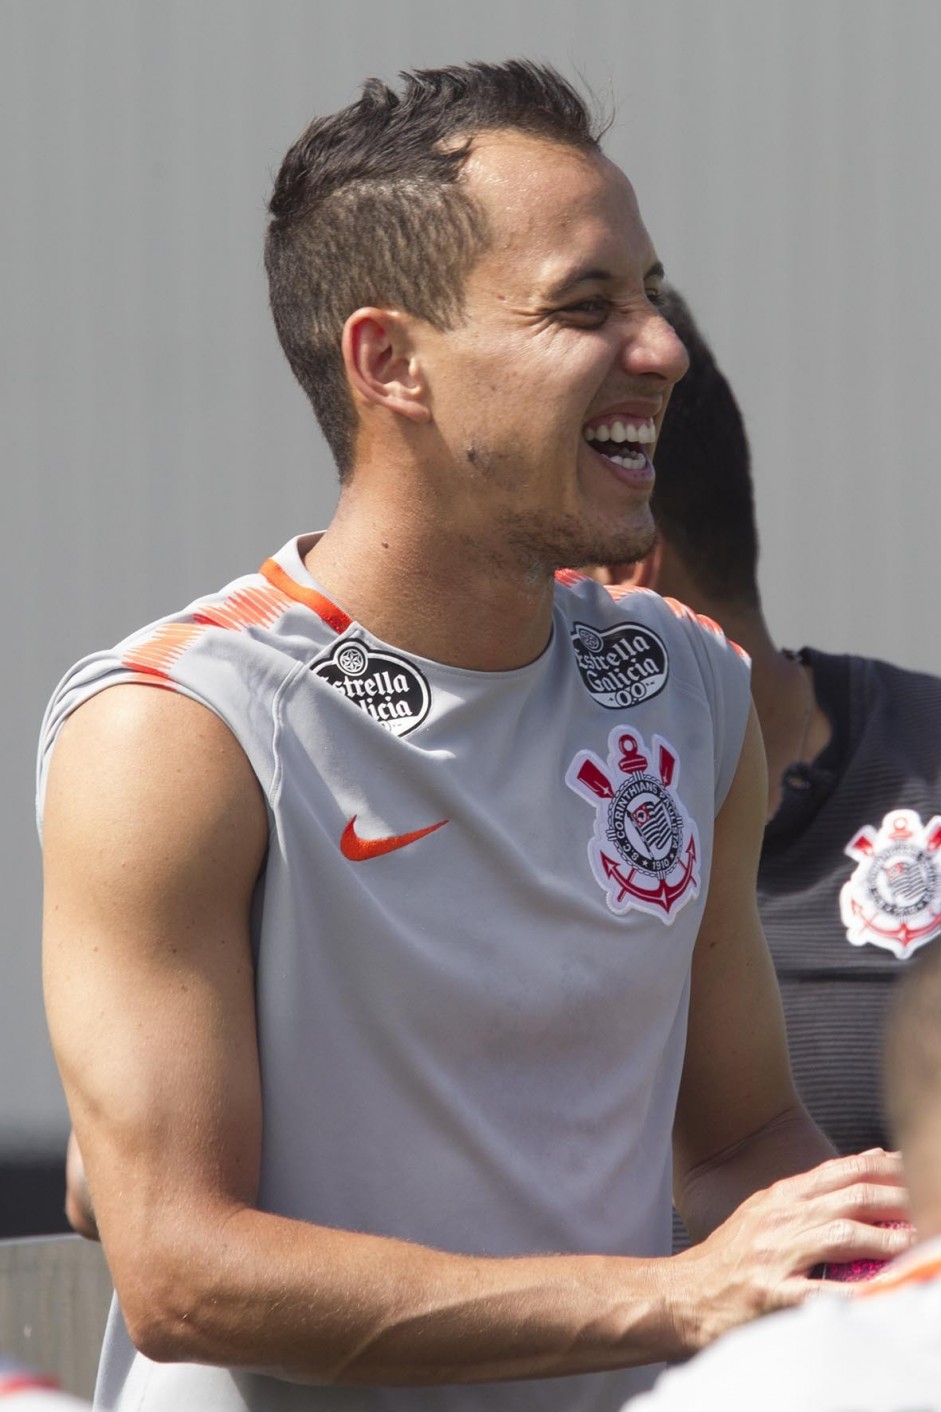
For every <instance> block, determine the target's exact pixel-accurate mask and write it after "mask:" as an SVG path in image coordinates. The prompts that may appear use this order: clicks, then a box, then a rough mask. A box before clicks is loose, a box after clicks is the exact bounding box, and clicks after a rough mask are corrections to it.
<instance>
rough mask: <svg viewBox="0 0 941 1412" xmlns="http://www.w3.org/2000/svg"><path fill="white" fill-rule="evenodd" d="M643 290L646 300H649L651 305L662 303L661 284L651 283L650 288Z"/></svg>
mask: <svg viewBox="0 0 941 1412" xmlns="http://www.w3.org/2000/svg"><path fill="white" fill-rule="evenodd" d="M644 292H645V294H646V295H647V299H648V301H649V302H650V303H651V304H653V305H655V306H656V305H659V304H662V303H663V286H662V285H659V284H655V285H652V286H651V288H650V289H647V290H645V291H644Z"/></svg>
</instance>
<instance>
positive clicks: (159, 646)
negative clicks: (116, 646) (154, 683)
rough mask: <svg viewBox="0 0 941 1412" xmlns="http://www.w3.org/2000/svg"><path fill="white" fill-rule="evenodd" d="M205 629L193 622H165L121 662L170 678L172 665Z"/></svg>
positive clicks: (148, 672) (125, 655) (132, 667)
mask: <svg viewBox="0 0 941 1412" xmlns="http://www.w3.org/2000/svg"><path fill="white" fill-rule="evenodd" d="M203 630H204V629H203V628H202V627H199V626H197V625H195V624H193V623H165V624H164V625H163V627H159V628H158V629H157V631H156V632H155V633H154V635H153V637H151V638H149V639H148V640H147V641H146V642H141V643H138V644H137V646H136V647H132V648H131V649H130V651H128V652H126V653H125V654H124V656H123V657H122V658H121V664H122V666H125V667H130V668H131V670H132V671H134V672H145V673H147V674H148V675H149V676H152V677H163V678H167V679H169V676H170V670H169V669H170V667H172V665H173V663H174V662H175V661H176V660H177V658H178V657H182V655H183V653H184V652H185V651H186V649H187V647H189V645H190V643H191V642H192V641H193V639H194V638H195V637H199V635H200V633H201V632H203Z"/></svg>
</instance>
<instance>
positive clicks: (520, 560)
mask: <svg viewBox="0 0 941 1412" xmlns="http://www.w3.org/2000/svg"><path fill="white" fill-rule="evenodd" d="M464 459H465V468H466V467H468V466H472V467H473V469H474V472H475V474H476V476H477V477H478V479H479V482H480V484H481V490H482V493H484V494H486V489H485V487H486V486H487V484H488V482H489V485H490V486H491V487H492V488H493V489H494V490H496V491H501V490H512V487H513V485H514V471H513V462H512V460H511V459H510V458H509V457H506V456H500V455H497V454H494V453H493V452H492V451H491V450H490V448H488V447H487V446H486V443H485V442H482V441H480V442H477V443H476V444H474V443H471V444H470V445H468V446H467V448H466V450H465V453H464ZM631 519H632V523H628V524H619V525H618V526H616V527H614V526H612V527H611V528H610V529H607V528H605V529H599V528H598V527H596V526H587V525H586V524H585V523H584V522H583V520H582V519H581V518H580V517H579V516H578V515H572V514H561V515H555V516H550V515H547V514H539V513H538V512H536V513H533V512H531V511H530V512H529V513H525V512H522V511H520V512H518V513H517V512H514V511H512V510H507V511H505V512H504V514H503V515H502V516H501V517H500V521H499V523H498V525H497V526H495V530H494V537H493V539H492V541H491V543H490V545H489V546H488V547H489V550H490V558H491V561H492V563H493V565H494V567H495V568H496V567H497V565H498V563H499V566H500V567H501V568H502V569H511V568H515V569H517V570H518V569H520V568H522V569H523V571H524V573H525V575H526V577H527V579H529V580H531V581H532V582H534V583H535V582H537V581H538V580H540V579H544V578H546V577H551V575H552V574H554V573H555V572H556V570H557V569H583V568H587V567H589V566H593V565H596V564H634V563H636V562H637V560H638V559H643V557H644V555H645V554H649V552H650V550H651V549H652V548H653V546H654V541H655V539H656V530H655V528H654V522H653V516H652V515H651V512H650V505H649V502H644V504H643V505H641V506H638V508H637V510H636V511H635V512H634V513H633V515H632V516H631Z"/></svg>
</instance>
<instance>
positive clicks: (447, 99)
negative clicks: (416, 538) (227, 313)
mask: <svg viewBox="0 0 941 1412" xmlns="http://www.w3.org/2000/svg"><path fill="white" fill-rule="evenodd" d="M400 77H401V78H402V80H403V84H404V87H403V90H402V92H401V94H399V93H396V92H395V91H394V90H393V89H391V88H389V87H387V85H386V84H384V83H382V82H381V81H380V80H379V79H376V78H371V79H368V80H367V81H366V83H365V84H364V85H363V89H362V96H361V97H360V98H359V100H358V101H357V102H355V103H353V104H351V106H350V107H348V108H344V109H343V110H342V111H340V112H338V113H334V114H331V115H330V116H329V117H323V118H316V119H315V120H314V121H313V122H312V123H311V124H310V126H309V127H308V128H307V130H306V131H305V132H304V133H303V135H302V136H301V137H300V138H299V139H298V141H297V142H296V143H295V144H294V146H293V147H292V148H291V150H290V151H289V152H288V154H287V156H286V157H285V158H284V161H283V163H282V165H281V169H280V171H279V172H278V176H277V179H276V181H275V185H274V190H273V192H272V195H271V200H270V202H269V207H268V209H269V212H270V215H271V222H270V225H269V227H268V235H267V240H266V243H265V266H266V269H267V271H268V283H269V295H270V300H271V310H272V313H273V315H274V321H275V326H276V328H277V331H278V337H279V338H280V340H281V346H282V348H283V349H284V352H285V354H286V355H287V359H288V362H289V363H290V365H291V367H292V369H293V370H294V373H295V376H296V377H297V379H298V381H299V382H300V384H301V386H302V387H303V389H304V391H305V392H306V393H307V396H308V397H309V398H310V401H311V403H312V404H313V408H314V412H315V413H316V416H317V420H318V421H319V423H320V426H321V429H322V431H323V433H324V436H325V437H326V439H327V441H328V443H329V445H330V449H331V450H332V452H333V455H334V458H335V460H336V463H337V466H338V468H339V471H340V476H341V479H343V478H344V477H345V476H346V475H348V473H349V470H350V468H351V465H352V460H353V448H354V440H355V430H356V426H355V417H354V412H353V404H352V401H351V399H350V395H349V390H348V387H347V382H346V376H345V373H344V368H343V359H342V355H341V349H340V343H341V336H342V332H343V326H344V324H345V322H346V320H347V319H348V318H349V316H350V314H352V313H353V312H354V310H356V309H358V308H362V307H365V306H370V305H371V306H376V307H379V308H387V307H391V308H396V309H401V310H403V311H404V312H407V313H409V314H413V315H415V316H417V317H419V318H421V319H425V320H426V321H427V322H428V323H430V324H432V325H433V326H434V327H435V328H438V329H447V328H453V327H454V326H455V325H456V324H457V323H458V322H459V320H460V319H461V317H462V313H463V290H464V282H465V280H466V278H467V275H468V273H469V272H470V270H471V268H472V266H473V265H474V263H475V261H476V260H477V258H478V257H479V256H480V255H481V254H482V253H483V251H484V249H485V248H486V244H487V236H488V233H487V230H486V227H485V222H484V218H483V214H482V212H481V211H480V209H479V208H478V206H477V204H476V203H475V202H474V201H472V200H471V199H470V197H469V196H468V193H467V191H466V189H465V188H464V187H463V186H462V185H461V183H460V182H459V181H458V177H459V176H460V173H461V170H462V167H463V164H464V162H465V160H466V158H467V155H468V152H469V149H470V139H471V138H472V136H473V135H474V134H476V133H480V132H486V131H497V130H516V131H519V132H523V133H527V134H531V135H533V136H537V137H544V138H547V139H549V140H551V141H553V142H557V143H560V144H562V145H565V146H569V147H577V148H583V149H586V150H597V149H598V145H599V142H600V139H601V136H602V134H603V132H604V130H605V127H606V126H607V124H606V123H604V122H601V121H600V120H599V119H598V118H597V117H596V116H595V115H594V114H593V113H592V112H591V111H590V110H589V108H588V106H587V105H586V103H585V102H584V100H583V99H582V98H581V96H580V95H579V94H578V93H577V92H576V91H575V89H574V88H573V87H572V86H571V85H570V84H569V83H568V82H567V81H566V80H565V79H564V78H562V77H561V75H559V74H558V73H557V72H556V71H555V70H554V69H553V68H551V67H550V66H548V65H544V64H536V63H532V62H529V61H527V60H520V59H514V60H508V61H507V62H506V63H501V64H485V63H473V64H467V65H463V66H460V67H457V66H455V67H451V68H443V69H421V70H418V71H416V72H414V73H403V74H401V75H400ZM462 137H463V138H464V139H465V140H464V141H461V140H460V139H461V138H462Z"/></svg>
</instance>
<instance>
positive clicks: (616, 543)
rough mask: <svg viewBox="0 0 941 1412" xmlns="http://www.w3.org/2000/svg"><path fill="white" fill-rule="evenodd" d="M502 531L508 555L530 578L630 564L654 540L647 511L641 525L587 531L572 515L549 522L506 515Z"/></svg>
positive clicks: (642, 555)
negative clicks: (592, 566)
mask: <svg viewBox="0 0 941 1412" xmlns="http://www.w3.org/2000/svg"><path fill="white" fill-rule="evenodd" d="M502 528H503V534H502V536H501V538H502V541H503V544H504V545H505V546H506V549H507V553H508V556H509V557H512V558H513V559H514V560H515V561H516V562H517V563H518V564H519V565H520V566H521V567H522V568H524V569H525V571H526V572H527V575H528V576H531V577H537V576H538V577H543V576H548V575H551V574H554V573H555V571H556V570H557V569H583V568H586V567H589V566H591V565H595V564H633V563H636V562H637V560H638V559H643V557H644V555H645V554H648V553H649V552H650V550H651V549H652V548H653V545H654V539H655V537H656V531H655V529H654V523H653V518H652V516H651V515H650V513H649V511H648V512H647V515H646V518H645V519H644V520H642V521H641V523H638V524H634V525H626V526H625V525H621V526H618V527H617V528H611V529H610V530H599V529H596V528H589V527H587V526H586V525H584V524H583V523H582V522H581V520H580V519H579V518H578V517H577V516H575V515H566V516H562V517H560V518H557V519H553V520H549V519H548V517H546V518H545V519H541V518H540V517H539V516H533V515H519V516H514V515H510V516H508V517H507V518H506V519H505V520H504V523H503V527H502Z"/></svg>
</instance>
